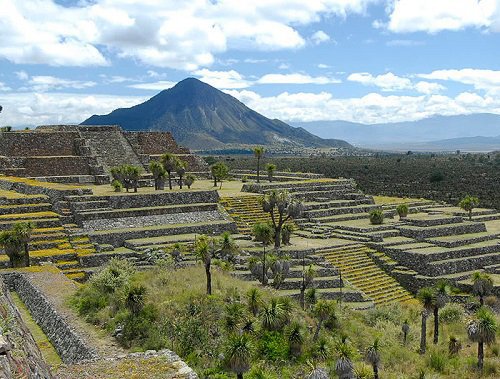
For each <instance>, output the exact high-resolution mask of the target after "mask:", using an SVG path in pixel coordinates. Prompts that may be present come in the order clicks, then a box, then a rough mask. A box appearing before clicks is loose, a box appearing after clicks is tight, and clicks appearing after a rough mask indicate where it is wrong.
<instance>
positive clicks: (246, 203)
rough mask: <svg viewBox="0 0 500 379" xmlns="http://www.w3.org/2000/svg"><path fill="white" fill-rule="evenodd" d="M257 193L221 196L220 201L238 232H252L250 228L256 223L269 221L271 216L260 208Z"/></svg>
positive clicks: (259, 197)
mask: <svg viewBox="0 0 500 379" xmlns="http://www.w3.org/2000/svg"><path fill="white" fill-rule="evenodd" d="M261 198H262V196H259V195H243V196H232V197H223V198H221V199H220V203H221V204H222V205H223V206H224V208H225V209H226V211H227V212H228V213H229V215H230V216H231V217H232V218H233V220H234V221H235V222H236V226H237V227H238V232H239V233H241V234H247V235H250V234H252V228H253V226H254V225H255V224H256V223H259V222H269V221H271V216H270V214H269V213H266V212H264V211H263V210H262V205H261V204H260V202H259V200H260V199H261Z"/></svg>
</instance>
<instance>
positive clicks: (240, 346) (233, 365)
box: [226, 333, 253, 379]
mask: <svg viewBox="0 0 500 379" xmlns="http://www.w3.org/2000/svg"><path fill="white" fill-rule="evenodd" d="M252 352H253V343H252V340H251V339H250V336H249V335H248V334H247V333H243V334H234V335H232V336H231V337H230V338H229V341H228V344H227V347H226V359H227V362H228V365H229V368H230V369H231V371H233V372H234V373H235V374H236V377H237V378H238V379H243V374H244V373H245V372H247V371H248V370H250V359H251V356H252Z"/></svg>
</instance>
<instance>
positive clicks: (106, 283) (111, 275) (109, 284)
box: [89, 258, 135, 294]
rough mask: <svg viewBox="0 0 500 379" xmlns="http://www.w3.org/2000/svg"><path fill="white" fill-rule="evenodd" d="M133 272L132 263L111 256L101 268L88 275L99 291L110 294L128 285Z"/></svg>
mask: <svg viewBox="0 0 500 379" xmlns="http://www.w3.org/2000/svg"><path fill="white" fill-rule="evenodd" d="M134 273H135V268H134V266H133V264H132V263H130V262H129V261H127V260H125V259H118V258H113V259H111V260H110V261H109V263H108V264H107V265H106V266H104V267H103V268H102V269H101V270H99V271H98V272H97V273H95V274H94V275H92V276H91V277H90V280H89V282H90V284H91V286H92V287H94V288H95V289H97V290H98V291H99V292H101V293H107V294H112V293H114V292H115V291H117V290H118V289H125V287H127V286H128V284H129V281H130V277H131V276H132V275H133V274H134Z"/></svg>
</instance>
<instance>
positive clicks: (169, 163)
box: [160, 153, 178, 189]
mask: <svg viewBox="0 0 500 379" xmlns="http://www.w3.org/2000/svg"><path fill="white" fill-rule="evenodd" d="M160 160H161V163H162V165H163V167H164V168H165V171H166V172H167V175H168V188H169V189H172V171H174V170H175V168H176V167H177V161H178V159H177V157H176V156H175V155H174V154H171V153H166V154H163V155H162V156H161V158H160Z"/></svg>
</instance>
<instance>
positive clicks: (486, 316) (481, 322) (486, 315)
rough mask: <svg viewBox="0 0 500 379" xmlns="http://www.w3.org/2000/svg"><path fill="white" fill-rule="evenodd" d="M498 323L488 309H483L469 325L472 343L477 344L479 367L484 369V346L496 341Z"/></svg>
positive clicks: (468, 331) (468, 332) (468, 329)
mask: <svg viewBox="0 0 500 379" xmlns="http://www.w3.org/2000/svg"><path fill="white" fill-rule="evenodd" d="M496 332H497V323H496V320H495V316H494V315H493V314H492V313H491V312H490V311H489V310H487V309H486V308H484V307H481V308H480V309H479V310H478V311H477V313H476V315H475V316H474V318H472V319H471V320H470V321H469V322H468V324H467V334H468V336H469V339H470V340H471V341H472V342H477V367H478V368H479V370H482V369H483V363H484V344H485V343H486V344H490V343H492V342H494V341H495V334H496Z"/></svg>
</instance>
